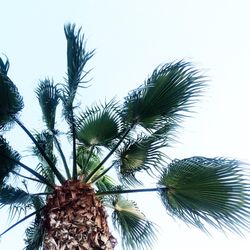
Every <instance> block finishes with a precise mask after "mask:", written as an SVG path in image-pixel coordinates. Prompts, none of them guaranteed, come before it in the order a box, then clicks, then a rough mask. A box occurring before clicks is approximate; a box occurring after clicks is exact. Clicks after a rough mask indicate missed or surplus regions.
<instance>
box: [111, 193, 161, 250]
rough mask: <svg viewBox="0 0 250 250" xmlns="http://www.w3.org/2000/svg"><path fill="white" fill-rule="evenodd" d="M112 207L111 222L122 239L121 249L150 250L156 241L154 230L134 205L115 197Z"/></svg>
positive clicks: (152, 225) (131, 202) (151, 224)
mask: <svg viewBox="0 0 250 250" xmlns="http://www.w3.org/2000/svg"><path fill="white" fill-rule="evenodd" d="M112 205H113V207H114V211H113V213H112V221H113V224H114V227H115V228H116V229H117V230H118V232H119V234H120V235H121V237H122V246H123V249H125V250H134V249H138V250H140V249H152V244H153V242H154V241H155V239H156V228H155V226H154V224H153V223H152V222H150V221H149V220H148V219H147V218H146V217H145V215H144V214H143V213H142V212H141V211H140V210H139V208H138V207H137V205H136V203H135V202H134V201H132V200H127V199H125V198H123V197H122V196H116V198H115V199H114V200H113V202H112Z"/></svg>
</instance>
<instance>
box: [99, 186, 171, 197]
mask: <svg viewBox="0 0 250 250" xmlns="http://www.w3.org/2000/svg"><path fill="white" fill-rule="evenodd" d="M162 190H168V188H167V187H156V188H142V189H125V190H111V191H105V192H97V193H96V195H98V196H102V195H112V194H128V193H142V192H159V191H162Z"/></svg>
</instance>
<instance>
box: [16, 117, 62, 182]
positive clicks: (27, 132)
mask: <svg viewBox="0 0 250 250" xmlns="http://www.w3.org/2000/svg"><path fill="white" fill-rule="evenodd" d="M13 120H14V121H15V122H16V123H17V124H18V125H19V126H20V127H21V128H22V129H23V131H24V132H25V133H26V134H27V135H28V136H29V138H30V139H31V141H32V142H33V143H34V144H35V145H36V147H37V149H38V150H39V152H40V154H41V155H42V156H43V158H44V159H45V160H46V162H47V163H48V164H49V166H50V168H51V170H52V171H53V172H54V174H55V175H56V177H57V179H58V180H59V182H60V183H61V184H63V183H64V182H65V178H64V177H63V175H62V174H61V173H60V172H59V171H58V169H57V168H56V167H55V166H54V164H53V162H52V161H51V160H50V158H49V157H48V156H47V155H46V153H45V152H44V150H43V149H42V148H41V146H40V145H39V143H38V142H37V140H36V139H35V137H34V136H33V135H32V134H31V132H30V131H29V130H28V129H27V128H26V127H25V126H24V125H23V124H22V123H21V122H20V121H19V120H18V119H16V118H15V117H13Z"/></svg>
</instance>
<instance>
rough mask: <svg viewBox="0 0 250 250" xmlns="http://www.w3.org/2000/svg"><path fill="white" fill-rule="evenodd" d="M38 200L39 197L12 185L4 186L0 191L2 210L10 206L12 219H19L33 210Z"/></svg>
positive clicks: (0, 206)
mask: <svg viewBox="0 0 250 250" xmlns="http://www.w3.org/2000/svg"><path fill="white" fill-rule="evenodd" d="M36 199H39V197H37V196H35V195H31V194H29V193H27V192H26V191H24V190H22V189H20V188H14V187H12V186H10V185H4V186H2V187H1V189H0V208H2V207H4V206H9V214H10V217H11V218H14V217H15V216H18V217H19V216H20V214H21V213H22V212H24V213H26V212H27V210H28V209H31V208H33V207H34V200H36Z"/></svg>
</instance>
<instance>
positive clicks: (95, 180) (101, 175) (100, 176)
mask: <svg viewBox="0 0 250 250" xmlns="http://www.w3.org/2000/svg"><path fill="white" fill-rule="evenodd" d="M114 165H115V163H112V164H111V166H110V167H108V168H107V169H105V170H104V171H103V172H102V173H101V174H99V175H98V176H97V177H96V178H94V179H93V180H92V183H95V182H97V181H98V180H100V179H101V178H102V177H103V176H104V175H105V174H106V173H107V172H108V171H109V170H110V169H111V168H112V167H113V166H114Z"/></svg>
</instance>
